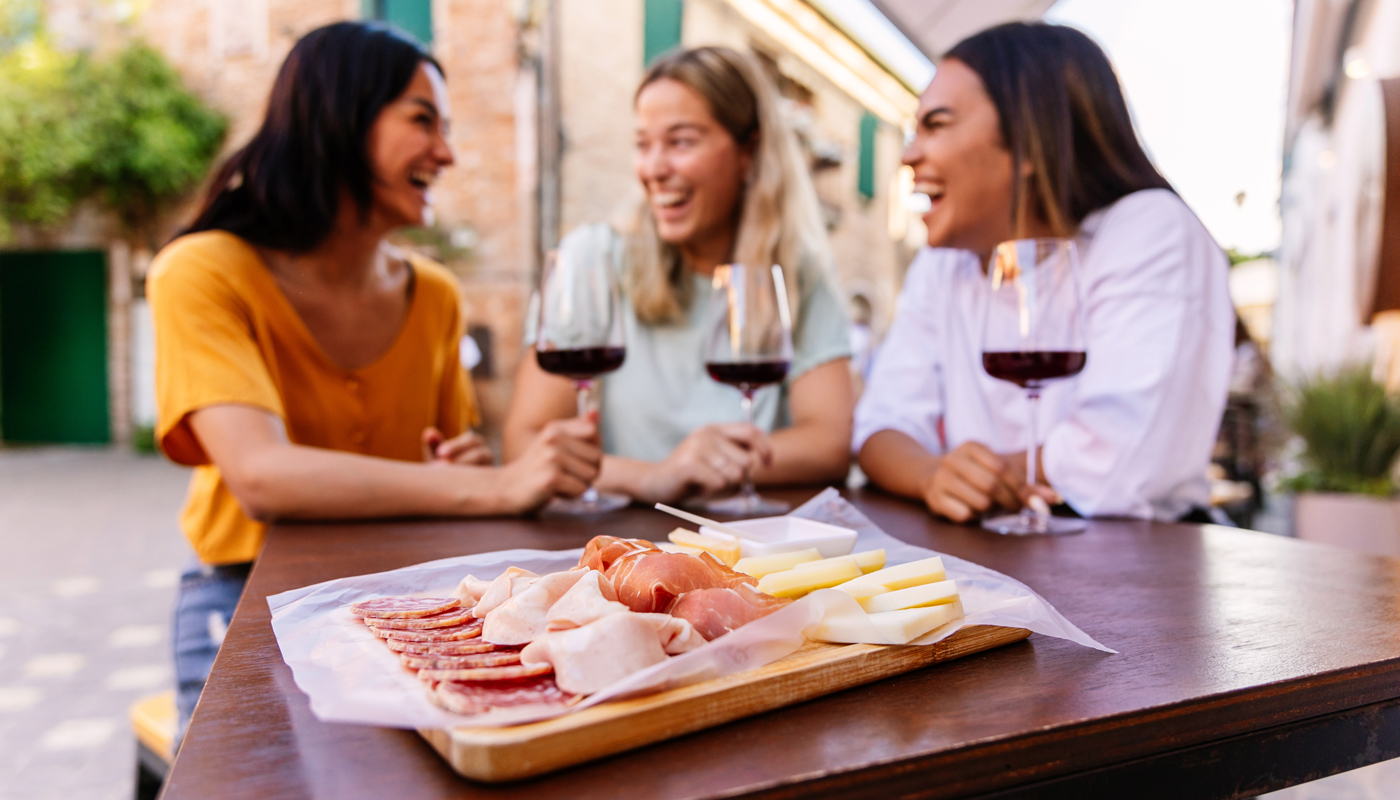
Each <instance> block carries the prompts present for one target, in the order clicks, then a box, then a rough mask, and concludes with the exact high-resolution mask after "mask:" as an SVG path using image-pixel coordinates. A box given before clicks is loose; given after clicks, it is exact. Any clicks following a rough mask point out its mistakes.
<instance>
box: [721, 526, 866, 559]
mask: <svg viewBox="0 0 1400 800" xmlns="http://www.w3.org/2000/svg"><path fill="white" fill-rule="evenodd" d="M725 524H726V525H728V526H729V527H731V528H737V529H738V530H741V531H743V532H744V533H745V534H747V536H746V537H745V538H742V539H740V540H739V552H740V554H741V555H742V556H744V557H745V558H747V557H748V556H767V555H772V554H774V553H790V552H792V551H794V550H806V549H807V548H809V547H815V548H817V551H818V552H820V553H821V554H822V558H833V557H835V556H845V555H850V553H851V551H852V550H854V549H855V547H856V532H855V531H853V530H851V529H850V528H841V527H837V526H836V525H828V524H826V523H825V522H816V521H814V520H810V519H799V518H797V517H763V518H762V519H746V520H743V521H740V522H727V523H725ZM700 532H701V533H705V534H708V535H710V536H718V537H720V538H722V539H729V540H730V541H733V539H734V537H733V536H730V535H729V534H727V533H723V532H721V531H717V530H715V529H713V528H707V527H703V526H702V527H701V528H700Z"/></svg>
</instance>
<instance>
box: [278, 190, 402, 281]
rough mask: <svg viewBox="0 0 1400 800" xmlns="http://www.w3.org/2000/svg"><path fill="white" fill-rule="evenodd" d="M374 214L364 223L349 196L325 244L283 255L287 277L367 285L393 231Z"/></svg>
mask: <svg viewBox="0 0 1400 800" xmlns="http://www.w3.org/2000/svg"><path fill="white" fill-rule="evenodd" d="M377 217H378V215H377V214H375V213H374V212H373V211H371V212H370V216H369V219H368V220H363V221H362V220H361V218H360V209H359V206H357V205H355V202H354V201H353V200H351V199H350V197H349V196H345V197H342V198H341V202H340V208H339V209H338V211H337V212H336V221H335V226H334V227H332V228H331V232H330V234H329V235H327V236H326V238H325V241H323V242H321V243H320V244H319V245H317V246H316V247H315V248H313V249H311V250H308V251H307V252H305V253H298V254H296V255H290V254H283V256H284V258H285V260H284V261H283V264H284V266H286V267H289V268H290V270H289V272H290V273H291V274H288V275H287V276H286V277H288V278H292V279H302V280H306V279H311V280H315V281H316V282H317V283H321V284H327V285H338V286H344V287H353V286H359V285H361V284H363V283H364V282H365V281H366V280H367V279H368V278H369V277H370V276H371V275H372V274H373V273H374V271H375V268H376V267H377V265H378V264H379V252H380V245H382V244H383V242H384V237H385V236H386V235H387V234H388V233H389V228H388V227H386V226H385V225H383V224H382V223H379V222H378V220H377V219H376V218H377Z"/></svg>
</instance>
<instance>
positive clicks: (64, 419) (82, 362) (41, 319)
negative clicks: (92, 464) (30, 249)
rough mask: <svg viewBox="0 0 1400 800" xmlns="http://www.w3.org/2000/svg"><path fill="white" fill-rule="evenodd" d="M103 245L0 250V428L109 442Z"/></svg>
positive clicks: (11, 435)
mask: <svg viewBox="0 0 1400 800" xmlns="http://www.w3.org/2000/svg"><path fill="white" fill-rule="evenodd" d="M106 276H107V268H106V261H105V258H104V256H103V254H102V253H101V252H34V253H5V252H0V436H3V438H4V439H5V441H7V442H106V441H108V440H109V439H110V437H111V433H110V431H109V430H108V426H107V291H106V287H107V277H106Z"/></svg>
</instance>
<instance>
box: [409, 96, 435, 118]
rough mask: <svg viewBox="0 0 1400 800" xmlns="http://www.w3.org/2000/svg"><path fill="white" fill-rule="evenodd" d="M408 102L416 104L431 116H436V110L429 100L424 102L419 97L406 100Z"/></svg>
mask: <svg viewBox="0 0 1400 800" xmlns="http://www.w3.org/2000/svg"><path fill="white" fill-rule="evenodd" d="M408 102H410V103H417V104H418V105H420V106H422V107H423V108H425V109H427V110H428V111H429V112H431V113H432V115H433V116H438V108H437V106H436V105H435V104H434V103H433V101H431V100H424V99H423V98H421V97H410V98H408Z"/></svg>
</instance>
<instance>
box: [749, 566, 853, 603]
mask: <svg viewBox="0 0 1400 800" xmlns="http://www.w3.org/2000/svg"><path fill="white" fill-rule="evenodd" d="M858 575H860V567H857V566H856V565H855V564H854V563H852V562H850V561H843V560H841V559H838V558H828V559H826V560H825V561H822V562H820V564H819V565H818V566H814V567H810V568H808V569H796V568H793V569H790V570H787V571H784V572H771V573H769V574H767V575H764V576H763V577H762V578H759V579H758V590H759V591H760V592H763V593H764V594H771V595H773V596H774V597H802V596H803V595H805V594H808V593H809V592H815V591H816V590H818V589H827V588H830V587H832V586H835V585H837V584H838V583H845V582H846V581H848V580H850V579H851V578H854V577H856V576H858Z"/></svg>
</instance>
